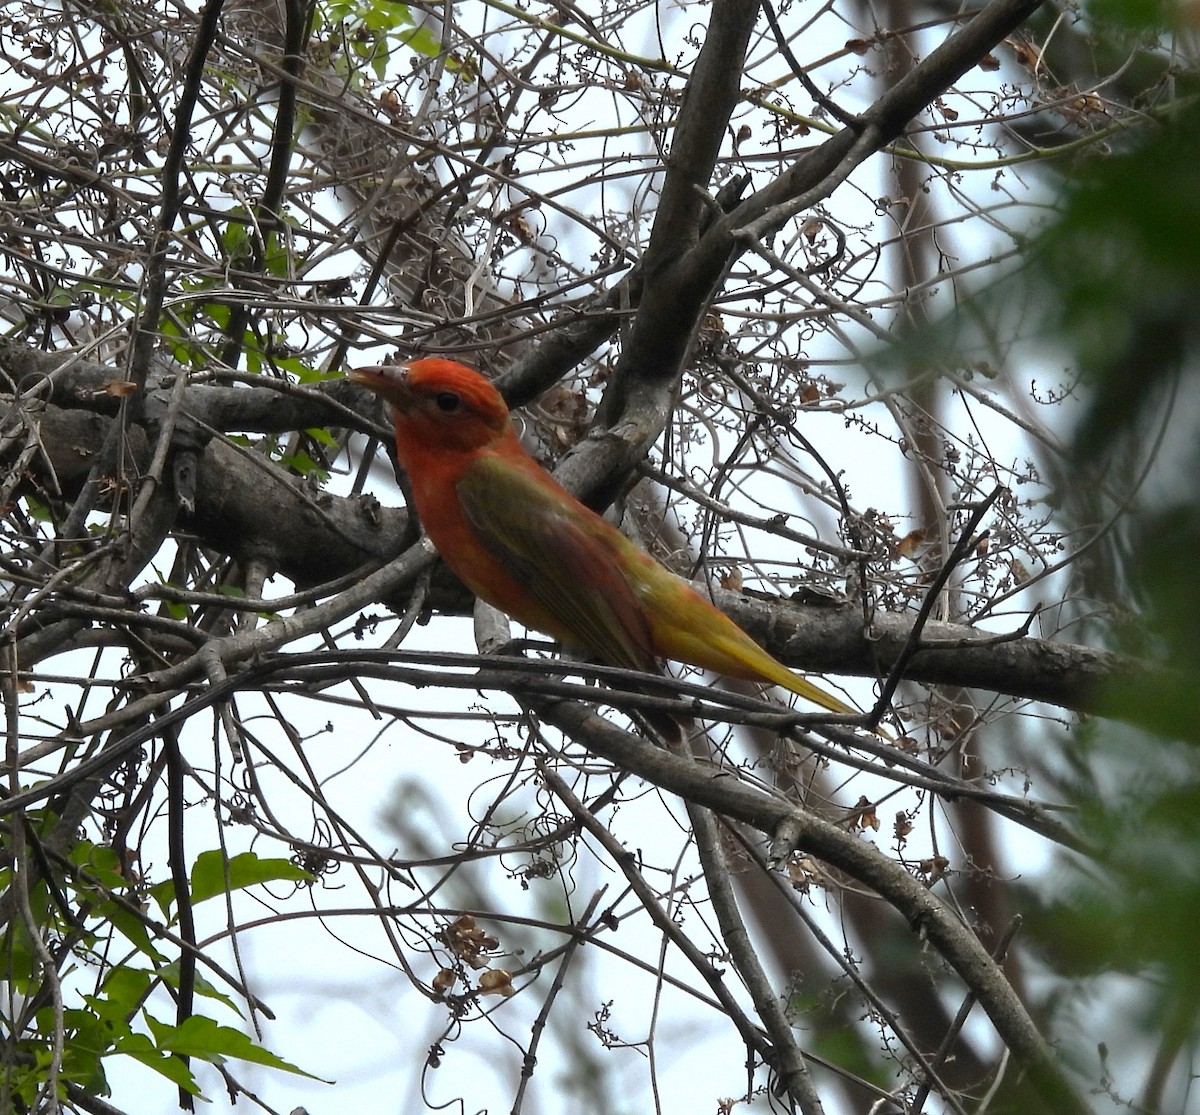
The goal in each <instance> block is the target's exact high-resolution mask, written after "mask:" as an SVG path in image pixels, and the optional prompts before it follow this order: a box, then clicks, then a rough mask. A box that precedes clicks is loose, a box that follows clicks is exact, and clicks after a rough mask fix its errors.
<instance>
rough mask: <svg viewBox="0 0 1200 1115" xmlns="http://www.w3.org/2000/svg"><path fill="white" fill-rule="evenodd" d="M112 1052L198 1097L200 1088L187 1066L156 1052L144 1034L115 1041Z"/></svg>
mask: <svg viewBox="0 0 1200 1115" xmlns="http://www.w3.org/2000/svg"><path fill="white" fill-rule="evenodd" d="M113 1052H115V1053H121V1054H124V1055H125V1056H126V1057H132V1058H133V1059H134V1060H135V1061H140V1062H141V1063H142V1064H143V1065H145V1066H146V1067H147V1068H151V1069H153V1070H154V1071H155V1072H157V1073H159V1074H160V1075H162V1076H165V1077H166V1078H167V1079H168V1080H169V1081H171V1083H172V1084H175V1085H176V1086H177V1087H180V1088H182V1089H183V1090H184V1091H185V1092H187V1093H188V1094H189V1095H193V1096H198V1095H200V1087H199V1085H198V1084H197V1083H196V1078H195V1077H194V1076H192V1073H191V1070H190V1069H189V1068H188V1067H187V1065H185V1064H184V1063H183V1062H182V1061H181V1060H180V1059H179V1058H178V1057H175V1056H172V1055H171V1054H169V1053H162V1052H160V1051H159V1050H157V1049H156V1048H155V1047H154V1043H153V1042H152V1041H151V1040H150V1039H149V1038H148V1037H147V1036H146V1035H145V1034H135V1033H133V1032H130V1033H129V1034H128V1035H126V1036H124V1037H122V1038H121V1039H119V1040H118V1041H117V1043H116V1046H115V1047H114V1050H113Z"/></svg>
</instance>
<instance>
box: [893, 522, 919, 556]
mask: <svg viewBox="0 0 1200 1115" xmlns="http://www.w3.org/2000/svg"><path fill="white" fill-rule="evenodd" d="M926 533H927V532H926V530H925V528H924V527H918V528H917V529H916V530H910V531H909V532H908V533H907V534H906V535H905V536H904V537H903V538H901V539H900V540H899V541H898V542H897V543H896V545H895V546H894V547H892V549H893V552H894V553H895V554H896V556H897V557H903V558H911V557H913V556H914V555H915V554H916V552H917V551H918V550H919V549H920V548H921V544H922V543H923V542H924V541H925V535H926Z"/></svg>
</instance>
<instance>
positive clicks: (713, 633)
mask: <svg viewBox="0 0 1200 1115" xmlns="http://www.w3.org/2000/svg"><path fill="white" fill-rule="evenodd" d="M349 378H350V379H351V380H352V381H353V382H355V383H360V384H362V385H363V386H365V387H369V388H370V389H371V390H372V391H374V392H375V393H376V394H377V395H378V396H380V398H382V399H383V400H384V401H385V402H386V403H387V405H388V411H389V413H390V415H391V419H392V424H393V426H394V427H395V431H396V455H397V457H398V458H399V460H400V464H401V465H402V466H403V468H404V471H405V472H406V473H407V474H408V478H409V481H410V483H411V484H412V495H413V501H414V503H415V505H416V512H417V514H418V515H419V516H420V519H421V522H422V523H423V524H424V526H425V530H426V532H427V533H428V535H429V539H430V541H431V542H432V543H433V545H434V546H435V547H436V548H437V551H438V553H439V554H440V555H441V556H442V559H443V560H444V561H445V563H446V564H447V565H448V566H449V567H450V568H451V569H452V570H453V571H454V573H455V574H457V576H458V577H459V578H460V579H461V580H462V581H463V583H464V584H466V586H467V587H468V588H469V589H470V590H471V591H472V592H474V593H475V594H476V595H477V596H478V597H480V598H481V599H483V600H485V601H487V603H489V604H491V605H493V606H494V607H496V608H499V609H500V610H501V611H504V612H507V613H508V614H509V615H510V616H511V617H512V618H513V619H515V620H518V621H519V622H520V623H523V624H525V625H526V626H527V627H533V628H536V629H538V630H539V631H544V632H545V633H546V634H548V635H552V636H553V637H555V638H556V639H559V640H561V641H562V642H563V643H564V644H566V645H568V646H574V647H582V648H584V649H586V650H587V651H589V652H590V653H592V654H593V655H595V656H596V658H597V659H598V660H599V661H601V662H604V663H606V664H608V665H610V666H621V667H625V668H628V669H634V670H642V671H646V672H651V673H654V672H657V670H658V665H657V661H656V660H657V659H659V658H672V659H676V660H678V661H681V662H689V663H691V664H692V665H693V666H700V667H702V668H704V669H707V670H712V671H713V672H714V673H718V674H724V675H726V676H728V677H734V678H742V679H745V680H748V681H758V682H773V683H774V684H776V685H781V686H783V687H784V688H785V689H790V690H791V691H792V692H793V693H797V694H799V695H800V696H801V697H804V698H806V699H807V700H809V701H812V702H813V703H814V704H817V705H820V706H821V707H822V708H824V709H828V710H829V711H831V712H836V713H842V714H844V715H855V714H856V711H855V710H854V709H852V708H851V707H850V706H849V705H847V704H845V703H844V702H842V701H839V700H838V699H837V698H836V697H832V696H830V695H829V694H828V693H825V692H823V691H822V690H821V689H818V688H817V687H816V686H815V685H813V684H812V683H811V682H809V681H806V680H805V679H804V678H802V677H799V676H798V675H796V674H794V673H792V671H791V670H789V669H788V668H787V667H786V666H784V665H783V664H782V663H781V662H778V661H776V660H775V659H774V658H772V657H771V655H769V654H768V653H767V652H766V651H765V650H763V649H762V647H760V646H759V645H758V644H757V643H756V642H754V640H753V639H751V638H750V636H749V635H747V634H746V633H745V632H744V631H743V630H742V629H741V628H740V627H738V626H737V624H735V623H734V622H733V621H732V620H731V619H729V617H728V616H726V615H725V614H724V613H723V612H720V611H718V610H717V609H716V608H715V607H713V605H712V604H710V603H709V602H708V601H707V600H705V599H704V597H702V596H701V595H700V594H699V593H697V592H696V591H694V590H693V589H692V587H691V586H690V585H689V584H688V583H687V582H686V581H684V580H683V579H682V578H681V577H677V576H676V575H675V574H674V573H671V572H670V571H669V570H667V569H665V568H664V567H663V566H661V565H659V563H658V562H656V561H655V560H654V559H653V558H652V557H650V555H649V554H647V553H646V552H645V551H643V550H641V549H639V548H638V547H637V546H636V545H635V544H634V543H633V542H631V541H630V540H629V539H628V538H626V537H625V535H623V534H622V533H621V532H620V531H619V530H617V529H616V528H615V527H613V526H611V525H610V524H609V523H607V522H606V521H605V520H604V519H602V518H601V517H600V516H599V515H597V514H596V513H595V512H594V511H592V510H591V509H590V508H588V507H585V506H584V505H583V504H582V503H580V502H579V500H577V499H576V498H575V497H574V496H573V495H571V493H570V492H568V491H567V490H566V489H565V488H563V487H562V486H561V485H559V484H558V483H557V482H556V481H555V480H554V479H553V478H552V477H551V476H550V474H549V473H548V472H546V470H545V469H543V468H542V467H541V466H540V465H539V464H538V463H537V462H536V461H535V460H534V459H533V458H532V457H530V456H529V454H528V453H526V452H525V450H524V449H523V448H522V447H521V443H520V442H519V441H518V440H517V435H516V431H515V430H514V429H513V424H512V421H511V420H510V418H509V413H508V407H507V406H506V405H505V403H504V400H503V399H502V398H501V397H500V393H499V392H498V391H497V390H496V389H495V388H494V387H493V386H492V385H491V384H490V383H489V382H488V381H487V380H486V379H484V377H483V376H481V375H480V374H479V373H478V372H476V371H473V370H472V369H471V368H468V367H466V366H465V365H463V364H459V363H457V362H455V361H453V360H444V359H441V358H438V357H429V358H425V359H421V360H410V361H409V362H408V363H405V364H397V365H391V366H385V367H377V368H358V369H356V370H354V371H351V372H350V373H349Z"/></svg>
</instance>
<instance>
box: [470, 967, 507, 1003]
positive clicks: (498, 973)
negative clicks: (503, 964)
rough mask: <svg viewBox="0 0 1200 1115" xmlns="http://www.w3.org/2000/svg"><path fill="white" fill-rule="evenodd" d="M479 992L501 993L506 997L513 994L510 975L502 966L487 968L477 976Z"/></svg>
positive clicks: (484, 993)
mask: <svg viewBox="0 0 1200 1115" xmlns="http://www.w3.org/2000/svg"><path fill="white" fill-rule="evenodd" d="M479 994H480V995H503V996H504V998H506V999H507V998H509V997H510V996H512V995H515V994H516V989H515V988H514V987H513V985H512V976H511V975H510V974H509V973H508V972H506V971H505V970H504V969H503V968H489V969H488V970H487V971H486V972H484V973H483V975H481V976H480V977H479Z"/></svg>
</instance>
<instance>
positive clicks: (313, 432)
mask: <svg viewBox="0 0 1200 1115" xmlns="http://www.w3.org/2000/svg"><path fill="white" fill-rule="evenodd" d="M304 432H305V433H306V434H307V435H308V436H309V437H310V438H312V439H313V441H315V442H318V443H319V444H321V445H328V446H329V447H330V448H331V449H336V448H337V447H338V443H337V438H335V437H334V436H333V434H331V433H330V432H329V431H328V430H323V429H322V428H321V427H320V426H311V427H309V428H308V429H307V430H305V431H304Z"/></svg>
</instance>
